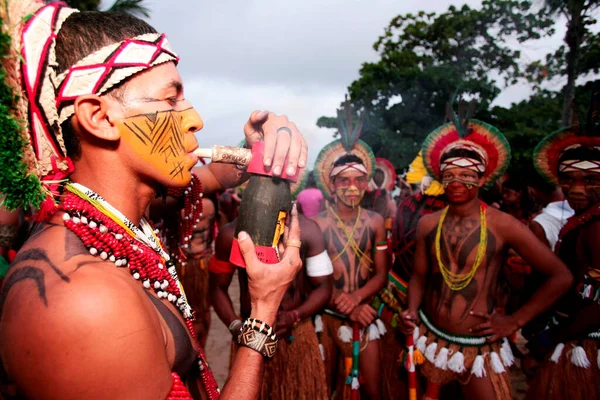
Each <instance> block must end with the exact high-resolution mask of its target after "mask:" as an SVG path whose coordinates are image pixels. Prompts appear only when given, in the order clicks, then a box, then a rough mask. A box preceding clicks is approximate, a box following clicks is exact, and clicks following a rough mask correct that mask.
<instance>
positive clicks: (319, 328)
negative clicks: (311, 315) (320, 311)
mask: <svg viewBox="0 0 600 400" xmlns="http://www.w3.org/2000/svg"><path fill="white" fill-rule="evenodd" d="M315 332H317V333H321V332H323V318H321V316H320V315H317V316H316V317H315Z"/></svg>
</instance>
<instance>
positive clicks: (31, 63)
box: [21, 3, 179, 180]
mask: <svg viewBox="0 0 600 400" xmlns="http://www.w3.org/2000/svg"><path fill="white" fill-rule="evenodd" d="M76 12H78V11H77V10H75V9H72V8H68V7H65V6H64V4H63V3H50V4H48V5H46V6H43V7H40V8H39V9H38V10H37V11H36V12H34V13H33V14H32V16H31V18H29V20H28V21H27V23H26V24H25V26H24V27H23V30H22V34H21V58H22V66H21V81H22V85H23V89H24V91H25V96H26V97H27V100H28V106H29V112H28V115H29V121H28V122H29V124H28V129H29V138H30V140H29V142H30V143H29V146H28V148H27V149H26V150H25V153H26V155H25V159H26V161H27V163H28V167H29V169H30V170H35V171H36V173H37V175H38V176H39V177H41V178H42V180H44V179H45V178H46V179H50V180H55V179H57V178H60V177H61V176H62V175H64V174H66V173H67V172H68V170H69V168H70V164H69V162H68V160H67V159H66V158H67V157H66V156H67V154H66V149H65V145H64V140H63V136H62V132H61V129H60V124H62V123H63V122H64V121H66V120H67V119H68V118H69V117H70V116H71V115H73V112H74V106H73V102H74V100H75V99H76V98H77V97H78V96H82V95H86V94H98V95H100V94H103V93H106V92H107V91H109V90H110V89H111V88H113V87H115V86H116V85H118V84H119V83H121V82H123V81H124V80H125V79H127V78H129V77H131V76H132V75H134V74H137V73H139V72H142V71H144V70H146V69H148V68H151V67H153V66H156V65H158V64H162V63H166V62H169V61H173V62H178V60H179V59H178V57H177V55H176V54H175V52H174V51H173V50H172V49H171V47H170V46H169V44H168V42H167V39H166V37H165V36H164V35H162V34H158V33H156V34H154V33H153V34H146V35H141V36H138V37H134V38H130V39H126V40H123V41H121V42H118V43H113V44H111V45H108V46H105V47H103V48H101V49H100V50H98V51H96V52H94V53H92V54H90V55H89V56H87V57H85V58H83V59H82V60H81V61H79V62H77V63H76V64H75V65H73V66H72V67H70V68H69V69H68V70H67V71H64V72H63V73H61V74H60V75H57V71H56V66H57V63H56V54H55V45H56V37H57V36H58V33H59V31H60V29H61V27H62V24H63V23H64V22H65V21H66V20H67V18H68V17H69V16H70V15H72V14H73V13H76ZM28 154H30V155H32V156H29V155H28ZM33 155H34V157H33Z"/></svg>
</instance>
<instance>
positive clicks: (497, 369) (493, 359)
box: [490, 351, 506, 374]
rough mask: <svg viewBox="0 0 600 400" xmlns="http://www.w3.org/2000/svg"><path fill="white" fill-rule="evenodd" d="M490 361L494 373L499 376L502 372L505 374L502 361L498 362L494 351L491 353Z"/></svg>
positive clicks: (498, 357)
mask: <svg viewBox="0 0 600 400" xmlns="http://www.w3.org/2000/svg"><path fill="white" fill-rule="evenodd" d="M490 361H491V363H492V369H493V370H494V372H495V373H497V374H501V373H503V372H506V369H504V365H503V364H502V360H500V356H499V355H498V353H496V352H495V351H492V355H491V356H490Z"/></svg>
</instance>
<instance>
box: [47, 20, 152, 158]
mask: <svg viewBox="0 0 600 400" xmlns="http://www.w3.org/2000/svg"><path fill="white" fill-rule="evenodd" d="M147 33H156V30H155V29H154V28H153V27H151V26H150V25H148V24H147V23H146V22H144V21H142V20H141V19H139V18H136V17H134V16H132V15H128V14H120V13H119V14H117V13H109V12H99V11H82V12H78V13H74V14H72V15H71V16H69V18H67V20H66V21H65V22H64V23H63V25H62V28H61V29H60V31H59V33H58V36H57V37H56V62H57V64H58V73H62V72H63V71H66V70H67V69H69V68H70V67H71V66H72V65H74V64H76V63H77V62H78V61H80V60H81V59H83V58H84V57H86V56H88V55H90V54H92V53H93V52H95V51H97V50H100V49H101V48H102V47H104V46H108V45H110V44H113V43H117V42H120V41H122V40H124V39H127V38H132V37H135V36H139V35H144V34H147ZM123 83H124V82H123ZM123 83H121V84H119V85H118V86H116V87H114V88H112V89H111V90H110V91H109V92H108V93H107V94H108V95H111V96H112V97H115V98H117V99H120V98H121V95H122V90H124V86H123ZM61 128H62V133H63V138H64V141H65V147H66V149H67V155H68V156H69V157H71V158H72V159H74V160H77V159H78V158H79V157H81V144H80V142H79V138H78V137H77V134H76V133H75V132H74V130H73V127H72V125H71V118H69V119H67V120H66V121H65V122H63V123H62V125H61Z"/></svg>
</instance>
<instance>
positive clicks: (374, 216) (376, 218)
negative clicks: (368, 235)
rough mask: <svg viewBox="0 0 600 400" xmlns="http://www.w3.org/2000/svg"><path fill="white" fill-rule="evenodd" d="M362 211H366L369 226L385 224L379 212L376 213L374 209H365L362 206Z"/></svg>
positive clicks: (375, 226) (374, 226)
mask: <svg viewBox="0 0 600 400" xmlns="http://www.w3.org/2000/svg"><path fill="white" fill-rule="evenodd" d="M362 212H364V213H366V215H367V218H368V219H369V221H370V223H371V226H372V227H373V228H379V227H381V226H385V221H384V220H383V217H382V216H381V215H380V214H379V213H376V212H375V211H371V210H367V209H364V208H363V209H362Z"/></svg>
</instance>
